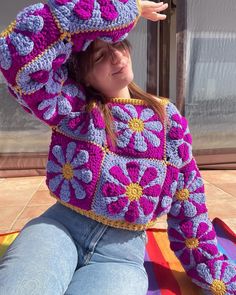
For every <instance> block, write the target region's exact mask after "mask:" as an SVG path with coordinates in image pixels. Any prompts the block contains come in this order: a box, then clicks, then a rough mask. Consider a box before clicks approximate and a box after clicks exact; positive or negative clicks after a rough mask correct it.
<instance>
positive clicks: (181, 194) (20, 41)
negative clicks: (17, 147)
mask: <svg viewBox="0 0 236 295" xmlns="http://www.w3.org/2000/svg"><path fill="white" fill-rule="evenodd" d="M139 5H140V6H139ZM166 8H167V5H165V4H163V3H157V4H156V3H153V2H149V1H143V2H140V3H138V4H137V3H136V1H134V0H120V1H114V2H110V1H101V0H97V1H82V0H80V1H75V0H73V1H71V0H50V1H49V2H48V4H45V5H42V4H38V5H35V6H31V7H29V8H27V9H25V10H24V11H23V12H22V13H20V14H19V15H18V17H17V21H16V23H14V24H13V25H12V26H11V27H9V28H8V30H7V31H5V32H4V33H3V34H2V35H1V39H0V40H1V43H0V44H1V47H0V52H1V60H0V62H1V70H2V72H3V74H4V75H5V77H6V80H7V82H8V85H9V88H10V90H11V92H12V93H13V94H14V95H15V97H16V99H17V100H18V101H19V103H20V104H21V105H22V106H23V107H24V108H25V109H26V110H27V111H29V112H30V113H32V114H33V115H35V116H36V117H38V118H39V119H41V120H42V121H44V122H46V123H47V124H48V125H49V126H51V127H52V140H51V145H50V151H49V160H48V165H47V185H48V187H49V190H50V193H51V195H52V196H53V197H55V198H56V199H57V201H58V202H57V203H56V204H55V205H54V206H52V207H51V208H49V209H48V210H47V211H46V212H45V213H44V214H42V216H40V217H39V218H36V219H34V220H32V221H30V222H29V223H28V224H27V225H26V226H25V227H24V229H23V230H22V231H21V233H20V235H19V236H18V237H17V239H16V240H15V242H14V243H13V244H12V245H11V247H10V248H9V250H8V252H7V253H6V254H5V256H4V258H3V259H2V261H1V264H0V293H1V294H7V295H10V294H44V295H45V294H46V295H47V294H50V295H52V294H57V295H58V294H73V295H74V294H89V295H93V294H114V295H116V294H117V295H118V294H119V295H120V294H124V295H125V294H140V295H145V294H146V292H147V288H148V280H147V275H146V272H145V269H144V266H143V263H144V251H145V243H146V234H145V229H146V228H149V227H151V226H152V225H153V224H154V223H155V222H156V220H157V218H158V217H159V216H160V215H162V214H164V213H166V214H167V216H168V233H169V238H170V244H171V248H172V249H173V250H174V251H175V253H176V255H177V256H178V257H179V259H180V261H181V263H182V264H183V266H184V267H185V269H186V272H187V273H188V274H189V275H190V276H191V277H192V279H193V281H194V282H195V283H196V284H198V285H199V286H201V287H202V288H203V290H205V291H206V293H207V294H214V295H222V294H236V291H235V290H236V288H235V286H236V268H235V266H234V265H233V264H232V263H231V262H230V261H227V258H226V257H224V256H223V255H222V254H221V253H220V252H219V251H218V249H217V244H216V237H215V232H214V229H213V228H212V224H211V222H210V220H209V219H208V216H207V209H206V205H205V195H204V187H203V182H202V179H201V177H200V174H199V171H198V169H197V166H196V163H195V161H194V159H193V157H192V153H191V135H190V134H189V129H188V126H187V121H186V119H185V118H183V117H182V116H181V115H180V114H179V112H178V110H177V109H176V108H175V106H174V105H173V104H171V103H170V102H169V101H168V100H165V99H163V100H161V99H158V98H156V97H154V96H152V95H150V94H147V93H145V92H143V91H142V90H140V89H139V88H138V87H137V86H136V85H135V84H134V83H133V82H132V80H133V72H132V63H131V57H130V46H129V43H128V42H127V41H126V40H124V39H125V37H126V35H127V33H128V32H129V31H130V30H131V29H132V28H133V26H134V25H135V23H136V22H137V17H138V16H139V15H140V14H141V15H142V16H143V17H145V18H147V19H150V20H153V21H158V20H161V19H165V16H163V15H161V14H159V13H158V12H161V11H163V10H165V9H166ZM48 31H50V34H49V33H48Z"/></svg>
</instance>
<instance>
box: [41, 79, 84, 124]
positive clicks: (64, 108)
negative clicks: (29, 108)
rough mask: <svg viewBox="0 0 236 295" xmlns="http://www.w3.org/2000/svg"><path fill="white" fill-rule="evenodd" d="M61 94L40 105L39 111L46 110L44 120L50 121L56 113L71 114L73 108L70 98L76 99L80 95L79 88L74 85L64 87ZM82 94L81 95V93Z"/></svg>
mask: <svg viewBox="0 0 236 295" xmlns="http://www.w3.org/2000/svg"><path fill="white" fill-rule="evenodd" d="M59 93H60V94H59V95H57V96H55V97H54V98H51V99H45V100H43V101H42V102H41V103H40V104H39V105H38V110H40V111H42V110H45V112H44V114H43V118H44V119H45V120H50V119H51V118H52V117H53V116H54V115H55V114H56V113H58V114H59V115H67V114H69V113H70V112H71V110H72V106H71V104H70V102H69V101H68V97H76V96H77V95H78V94H79V90H78V88H77V87H76V86H75V85H73V84H69V85H64V86H63V87H62V89H61V92H59ZM80 94H81V93H80Z"/></svg>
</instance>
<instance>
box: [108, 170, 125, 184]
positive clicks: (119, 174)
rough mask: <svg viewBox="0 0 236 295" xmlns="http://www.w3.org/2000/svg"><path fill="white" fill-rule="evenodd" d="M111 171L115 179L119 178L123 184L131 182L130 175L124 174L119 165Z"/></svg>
mask: <svg viewBox="0 0 236 295" xmlns="http://www.w3.org/2000/svg"><path fill="white" fill-rule="evenodd" d="M109 172H110V174H111V175H112V176H113V177H114V178H115V179H117V180H118V181H119V182H121V183H122V184H124V185H129V184H130V180H129V179H128V177H126V175H125V174H124V172H123V171H122V169H121V168H120V167H119V166H114V167H112V168H111V169H110V170H109Z"/></svg>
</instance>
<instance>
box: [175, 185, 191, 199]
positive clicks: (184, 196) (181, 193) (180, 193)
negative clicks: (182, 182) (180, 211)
mask: <svg viewBox="0 0 236 295" xmlns="http://www.w3.org/2000/svg"><path fill="white" fill-rule="evenodd" d="M176 198H177V200H179V201H186V200H188V198H189V191H188V190H187V189H186V188H184V189H182V190H180V191H178V192H177V193H176Z"/></svg>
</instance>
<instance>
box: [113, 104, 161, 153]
mask: <svg viewBox="0 0 236 295" xmlns="http://www.w3.org/2000/svg"><path fill="white" fill-rule="evenodd" d="M112 114H113V116H114V117H115V118H116V119H118V120H117V121H115V128H116V131H117V133H118V139H117V145H118V146H119V147H120V148H125V147H128V146H129V147H131V148H134V149H135V150H136V151H139V152H145V151H147V150H148V144H147V142H149V143H151V144H152V146H154V147H159V145H160V139H159V138H158V137H157V135H156V134H155V133H157V132H160V131H161V130H162V129H163V126H162V124H161V122H159V121H157V120H156V118H155V117H154V118H153V119H152V117H153V116H154V115H155V113H154V111H153V110H152V109H150V108H145V109H144V110H142V111H141V113H140V114H138V112H137V110H136V108H135V107H134V106H133V105H129V104H126V105H125V106H124V109H123V108H121V107H119V106H114V107H113V108H112ZM146 141H147V142H146Z"/></svg>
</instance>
